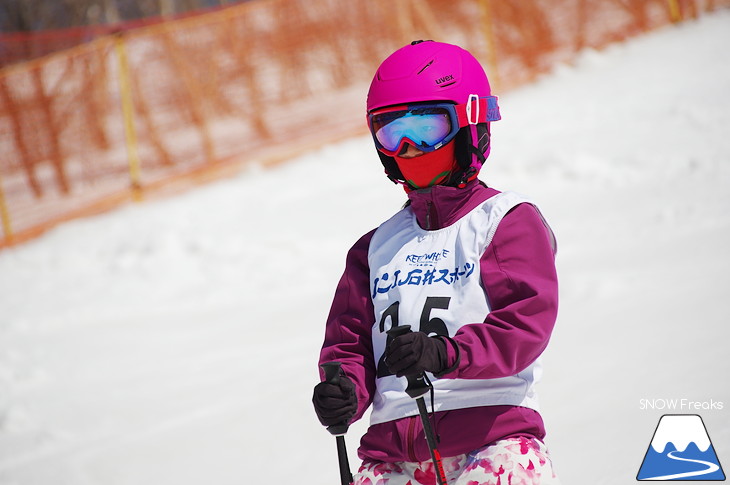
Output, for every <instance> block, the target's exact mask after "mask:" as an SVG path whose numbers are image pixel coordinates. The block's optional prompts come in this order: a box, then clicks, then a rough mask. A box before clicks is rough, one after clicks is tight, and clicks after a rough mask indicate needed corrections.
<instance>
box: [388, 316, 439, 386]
mask: <svg viewBox="0 0 730 485" xmlns="http://www.w3.org/2000/svg"><path fill="white" fill-rule="evenodd" d="M410 331H411V326H410V325H399V326H397V327H392V328H391V329H390V330H388V331H387V332H386V333H387V334H388V335H389V336H390V337H392V338H393V339H396V338H398V337H400V336H401V335H405V334H407V333H410ZM424 377H425V376H424V375H423V373H421V374H414V375H411V376H406V379H407V380H408V386H407V387H406V394H408V395H409V396H410V397H412V398H413V399H415V398H417V397H419V396H423V395H424V394H426V393H427V392H428V390H429V389H430V386H429V385H428V383H426V380H425V379H424Z"/></svg>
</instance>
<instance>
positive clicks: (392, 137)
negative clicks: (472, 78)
mask: <svg viewBox="0 0 730 485" xmlns="http://www.w3.org/2000/svg"><path fill="white" fill-rule="evenodd" d="M499 119H500V115H499V106H498V105H497V97H496V96H487V97H485V98H480V97H478V96H477V95H475V94H472V95H470V96H469V101H468V102H467V103H466V104H452V103H418V104H412V105H399V106H392V107H388V108H383V109H377V110H374V111H373V112H371V113H369V114H368V127H369V128H370V132H371V133H372V134H373V139H374V140H375V145H376V147H377V148H378V149H379V150H380V151H382V152H383V153H385V154H387V155H391V156H392V155H395V154H397V153H398V151H400V149H401V148H402V146H403V143H404V142H405V141H406V140H408V141H410V142H411V143H412V144H413V145H414V146H416V147H417V148H418V149H419V150H421V151H424V152H432V151H434V150H438V149H439V148H441V147H442V146H443V145H445V144H446V143H448V142H450V141H451V140H453V139H454V137H455V136H456V134H457V133H458V132H459V130H460V129H461V128H462V127H464V126H467V125H476V124H477V123H484V122H487V121H497V120H499Z"/></svg>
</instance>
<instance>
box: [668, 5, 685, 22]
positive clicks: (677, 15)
mask: <svg viewBox="0 0 730 485" xmlns="http://www.w3.org/2000/svg"><path fill="white" fill-rule="evenodd" d="M667 3H669V17H670V18H671V19H672V22H674V23H677V22H679V21H680V20H682V11H681V10H680V9H679V1H678V0H667Z"/></svg>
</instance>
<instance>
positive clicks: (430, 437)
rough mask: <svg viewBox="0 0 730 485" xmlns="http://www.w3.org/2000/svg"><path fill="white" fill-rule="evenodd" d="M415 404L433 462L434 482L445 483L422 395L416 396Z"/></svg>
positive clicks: (441, 484) (441, 464) (442, 468)
mask: <svg viewBox="0 0 730 485" xmlns="http://www.w3.org/2000/svg"><path fill="white" fill-rule="evenodd" d="M416 404H417V405H418V414H419V416H420V417H421V423H422V424H423V434H424V435H426V443H428V451H429V452H430V453H431V461H432V462H433V466H434V469H435V471H436V482H437V483H438V485H446V472H445V471H444V464H443V463H442V461H441V453H439V450H438V448H437V447H436V446H437V443H436V436H435V435H434V432H433V428H432V427H431V420H430V419H429V416H428V410H427V409H426V401H424V399H423V397H419V398H416Z"/></svg>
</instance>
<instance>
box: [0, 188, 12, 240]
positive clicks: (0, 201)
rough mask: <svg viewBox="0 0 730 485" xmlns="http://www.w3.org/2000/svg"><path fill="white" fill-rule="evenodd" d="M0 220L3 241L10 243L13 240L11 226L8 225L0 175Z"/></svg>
mask: <svg viewBox="0 0 730 485" xmlns="http://www.w3.org/2000/svg"><path fill="white" fill-rule="evenodd" d="M0 219H1V220H2V225H3V234H5V239H6V240H7V241H10V240H11V239H13V226H12V224H11V223H10V212H8V206H7V204H6V203H5V192H4V191H3V178H2V176H1V175H0Z"/></svg>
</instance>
